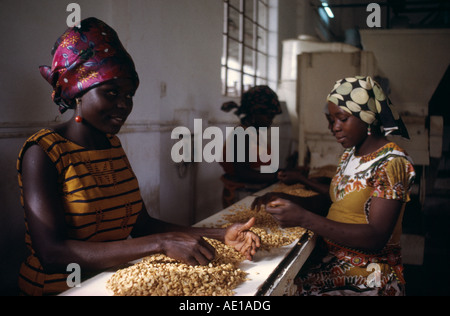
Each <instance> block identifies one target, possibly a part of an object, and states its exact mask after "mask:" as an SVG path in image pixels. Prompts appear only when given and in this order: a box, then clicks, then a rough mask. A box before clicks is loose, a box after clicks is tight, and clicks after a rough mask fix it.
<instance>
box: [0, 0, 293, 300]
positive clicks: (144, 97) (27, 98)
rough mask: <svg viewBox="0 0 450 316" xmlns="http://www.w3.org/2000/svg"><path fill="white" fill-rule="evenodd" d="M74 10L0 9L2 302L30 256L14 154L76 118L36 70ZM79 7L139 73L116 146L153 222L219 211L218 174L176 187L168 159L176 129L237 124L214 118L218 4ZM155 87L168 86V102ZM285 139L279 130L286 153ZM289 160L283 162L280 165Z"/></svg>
mask: <svg viewBox="0 0 450 316" xmlns="http://www.w3.org/2000/svg"><path fill="white" fill-rule="evenodd" d="M283 1H288V0H283ZM296 1H297V0H292V1H291V0H289V2H290V3H295V2H296ZM70 2H72V1H61V0H39V1H37V0H16V1H6V0H1V4H0V5H1V10H0V27H1V29H2V30H3V32H2V35H1V39H2V41H1V42H2V48H1V49H0V69H1V73H0V89H1V91H2V93H0V108H1V113H2V115H1V116H0V172H1V173H2V175H3V178H2V181H1V182H0V203H1V204H0V205H1V212H0V294H3V293H5V294H11V293H12V294H14V290H15V286H16V280H17V272H18V269H19V265H20V262H21V261H22V259H23V258H24V257H25V255H26V249H25V246H24V220H23V210H22V207H21V206H20V201H19V189H18V187H17V175H16V170H15V168H16V159H17V155H18V153H19V150H20V148H21V146H22V145H23V143H24V141H25V140H26V138H27V137H28V136H30V135H31V134H33V133H34V132H35V131H37V130H39V129H41V128H43V127H47V126H51V125H52V124H56V123H58V122H61V121H63V120H66V119H69V118H70V117H71V116H72V113H70V111H69V112H68V113H67V114H64V115H63V116H61V115H60V114H59V112H58V109H57V106H56V105H55V104H53V103H52V101H51V98H50V94H51V87H50V86H49V85H48V83H47V82H46V81H45V80H44V79H43V78H42V77H41V76H40V73H39V70H38V67H39V66H40V65H43V64H45V65H49V64H51V55H50V51H51V48H52V47H53V44H54V42H55V40H56V39H57V38H58V37H59V36H60V35H61V34H62V33H63V32H64V31H65V29H66V28H67V26H66V18H67V16H68V15H69V12H66V7H67V5H68V4H69V3H70ZM75 2H76V3H78V4H79V5H80V6H81V14H82V18H87V17H90V16H95V17H98V18H100V19H102V20H104V21H105V22H106V23H108V24H109V25H111V26H112V27H113V28H114V29H115V30H116V31H117V32H118V34H119V37H120V38H121V40H122V42H123V43H124V45H125V47H126V48H127V50H128V51H129V52H130V54H131V55H132V56H133V59H134V61H135V63H136V67H137V69H138V72H139V75H140V78H141V86H140V88H139V90H138V92H137V94H136V97H135V100H134V104H135V105H134V109H133V112H132V114H131V115H130V117H129V120H128V122H127V125H126V126H125V127H124V128H123V130H122V132H121V133H120V135H119V137H120V139H121V140H122V143H123V145H124V148H125V150H126V151H127V154H128V156H129V159H130V161H131V164H132V165H133V169H134V171H135V173H136V174H137V177H138V179H139V183H140V187H141V193H142V196H143V198H144V201H145V203H146V205H147V208H148V210H149V212H150V214H151V215H153V216H155V217H158V218H162V219H164V220H168V221H171V222H175V223H179V224H185V225H187V224H191V223H192V222H193V221H199V220H201V219H203V218H205V217H207V216H209V215H211V214H213V213H215V212H217V211H219V210H220V209H221V208H222V206H221V191H222V184H221V182H220V180H219V178H220V175H221V174H222V169H221V168H220V166H219V165H218V164H207V163H200V164H198V165H196V166H193V165H191V166H188V169H187V170H186V172H187V173H186V176H185V177H183V176H181V177H180V175H183V169H180V168H179V166H177V165H176V164H175V163H173V161H172V160H171V158H170V150H171V147H172V145H173V144H174V141H172V140H171V139H170V133H171V131H172V130H173V128H174V127H176V126H180V125H182V126H188V127H190V126H191V125H192V123H193V122H192V120H193V118H203V121H204V128H206V127H207V126H208V125H214V126H219V127H221V128H223V129H225V127H226V126H234V125H235V124H236V123H237V118H236V117H235V116H234V115H232V114H226V113H223V112H221V111H220V106H221V104H222V103H223V102H224V101H228V100H229V99H224V98H223V97H222V95H221V81H220V60H221V55H222V28H223V27H222V25H223V3H222V0H96V1H88V0H78V1H75ZM272 2H274V3H276V2H277V1H276V0H271V3H272ZM288 20H290V21H295V15H289V16H287V17H286V18H284V19H283V18H280V21H283V22H280V23H286V22H287V21H288ZM288 24H295V22H291V23H288ZM282 39H283V38H281V39H280V40H282ZM275 54H276V52H275ZM274 57H275V58H276V57H277V56H274ZM274 71H276V69H275V70H274ZM276 76H277V75H276ZM161 85H165V86H166V93H165V94H161ZM285 123H286V124H288V123H289V119H288V118H286V117H283V118H279V119H278V124H281V125H282V126H283V125H284V124H285ZM289 133H290V130H289V129H283V128H282V130H281V142H282V145H283V144H285V145H283V147H284V148H286V149H287V148H288V147H289V141H290V139H289V137H290V134H289ZM283 147H281V148H283ZM285 156H286V154H284V153H282V155H281V158H280V161H281V164H283V163H284V158H285Z"/></svg>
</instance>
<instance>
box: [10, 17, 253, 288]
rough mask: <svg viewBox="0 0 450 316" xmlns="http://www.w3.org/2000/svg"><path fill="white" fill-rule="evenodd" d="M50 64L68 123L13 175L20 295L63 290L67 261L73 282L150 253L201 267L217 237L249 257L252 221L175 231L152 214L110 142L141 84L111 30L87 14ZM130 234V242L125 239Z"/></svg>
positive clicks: (44, 133)
mask: <svg viewBox="0 0 450 316" xmlns="http://www.w3.org/2000/svg"><path fill="white" fill-rule="evenodd" d="M53 55H54V57H53V63H52V66H51V67H47V66H43V67H41V68H40V70H41V74H42V75H43V77H44V78H45V79H46V80H47V81H48V82H49V83H50V84H51V85H52V87H53V95H52V98H53V100H54V102H55V103H56V104H57V105H59V107H60V111H61V112H62V113H63V112H65V111H66V110H68V109H73V110H75V114H74V117H73V119H70V120H68V121H67V122H65V123H63V124H60V125H58V126H55V127H54V128H52V129H43V130H41V131H39V132H37V133H36V134H35V135H33V136H32V137H30V138H29V139H28V140H27V142H26V143H25V145H24V147H23V149H22V151H21V152H20V154H19V159H18V162H17V169H18V172H19V176H18V179H19V185H20V189H21V202H22V204H23V206H24V210H25V223H26V236H25V241H26V244H27V246H28V248H29V249H30V251H31V255H30V256H29V257H28V258H27V259H26V261H25V262H24V263H23V264H22V266H21V269H20V275H19V286H20V289H21V292H22V294H24V295H54V294H58V293H60V292H62V291H64V290H66V289H68V285H67V278H68V276H69V273H68V272H67V268H68V265H70V264H71V263H76V264H78V265H79V266H80V268H81V277H83V276H87V275H89V273H91V272H98V271H101V270H105V269H107V268H110V267H113V266H117V265H119V264H124V263H127V262H130V261H132V260H136V259H139V258H142V257H145V256H147V255H150V254H155V253H163V254H166V255H167V256H169V257H172V258H175V259H177V260H180V261H183V262H186V263H188V264H191V265H198V264H201V265H204V264H208V263H209V262H210V261H211V260H212V259H213V258H214V248H212V247H211V246H210V245H209V244H208V243H207V242H206V241H205V240H204V239H203V238H202V237H209V238H215V239H219V240H221V241H223V242H225V243H226V244H228V245H231V246H233V247H235V248H236V249H238V250H240V251H241V252H242V253H243V254H245V255H246V256H247V258H248V259H251V257H252V255H253V254H254V253H255V250H256V248H257V247H258V246H259V243H260V241H259V238H258V237H257V236H256V235H254V234H253V233H251V232H249V230H248V229H249V228H250V227H251V226H252V225H253V223H254V219H253V220H250V221H249V222H248V223H246V224H237V225H235V226H232V227H230V228H228V229H226V230H225V229H212V228H211V229H207V228H191V227H179V226H175V225H171V224H168V223H164V222H161V221H159V220H156V219H153V218H151V217H150V216H149V215H148V213H147V210H146V207H145V205H144V203H143V200H142V198H141V195H140V191H139V184H138V181H137V179H136V176H135V174H134V173H133V170H132V168H131V166H130V164H129V161H128V159H127V156H126V154H125V152H124V150H123V148H122V146H121V143H120V140H119V138H118V137H117V136H115V135H116V134H117V133H118V132H119V131H120V129H121V127H122V126H123V124H124V123H125V121H126V119H127V117H128V115H129V114H130V112H131V110H132V107H133V96H134V94H135V92H136V89H137V88H138V86H139V78H138V75H137V73H136V70H135V66H134V63H133V61H132V59H131V57H130V56H129V54H128V53H127V52H126V51H125V49H124V47H123V46H122V44H121V42H120V40H119V38H118V36H117V34H116V32H115V31H114V30H113V29H112V28H110V27H109V26H108V25H106V24H105V23H103V22H102V21H99V20H97V19H95V18H89V19H86V20H84V21H82V23H81V25H80V27H74V28H70V29H68V30H67V31H66V32H65V33H64V34H63V35H62V36H61V37H60V38H59V39H58V41H57V43H56V44H55V47H54V50H53ZM129 237H132V238H129Z"/></svg>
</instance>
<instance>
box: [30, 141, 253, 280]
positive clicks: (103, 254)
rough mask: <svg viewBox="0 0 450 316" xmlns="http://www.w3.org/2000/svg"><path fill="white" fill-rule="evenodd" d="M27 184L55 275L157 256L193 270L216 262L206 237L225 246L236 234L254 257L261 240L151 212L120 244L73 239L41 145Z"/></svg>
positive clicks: (33, 222)
mask: <svg viewBox="0 0 450 316" xmlns="http://www.w3.org/2000/svg"><path fill="white" fill-rule="evenodd" d="M22 180H23V181H22V183H23V192H24V209H25V214H26V217H27V222H28V228H29V232H30V235H31V238H32V242H33V248H34V250H35V251H36V255H37V257H38V258H39V260H40V262H41V264H42V265H43V267H44V268H45V269H46V271H47V272H49V273H62V272H66V268H67V265H68V264H70V263H78V264H79V265H80V266H81V267H82V268H83V269H86V270H103V269H107V268H110V267H113V266H116V265H118V264H122V263H126V262H129V261H132V260H136V259H139V258H142V257H144V256H147V255H150V254H154V253H164V254H167V255H168V256H171V257H173V258H175V259H178V260H180V261H183V262H186V263H188V264H191V265H198V264H201V265H205V264H207V263H209V262H210V261H211V260H212V259H214V253H215V251H214V248H213V247H212V246H211V245H210V244H208V243H207V242H206V241H205V240H204V239H203V238H202V234H204V235H203V236H207V237H208V236H209V237H211V238H217V239H219V240H224V241H226V240H228V241H229V239H230V238H228V239H227V236H228V237H229V236H232V235H234V237H235V240H231V241H234V242H240V243H238V245H240V246H241V248H243V249H244V250H243V251H245V252H246V254H247V257H248V258H249V257H251V253H253V254H254V252H255V251H256V247H257V245H258V242H257V241H256V240H255V239H252V238H256V239H258V238H257V236H256V235H254V234H250V233H249V232H247V231H245V230H246V229H248V228H247V227H248V226H245V225H236V226H234V227H233V229H232V228H230V229H228V230H225V229H222V230H220V229H210V230H206V229H204V230H202V229H197V230H195V229H189V228H183V229H182V228H180V227H175V226H174V225H170V224H167V223H162V222H160V221H157V220H154V219H151V218H150V217H149V216H148V214H147V212H146V210H145V207H144V209H143V211H142V212H141V215H140V216H139V217H138V220H137V223H136V226H135V229H134V230H133V233H132V236H134V237H136V238H132V239H128V240H123V241H116V242H87V241H77V240H72V239H69V238H68V236H67V233H66V229H65V227H66V223H65V218H64V209H63V206H62V204H61V199H60V197H59V195H58V192H60V188H59V185H58V182H57V171H56V169H55V167H54V165H53V164H52V162H51V161H50V159H49V158H48V157H47V155H46V154H45V153H44V151H43V150H42V149H41V148H40V147H39V146H32V147H30V148H29V149H28V150H27V152H26V153H25V155H24V158H23V161H22ZM147 225H149V226H147ZM174 229H177V230H178V231H173V230H174ZM242 229H243V230H242ZM171 230H172V231H171ZM194 232H195V233H194ZM230 234H231V235H230ZM249 234H250V237H251V238H250V239H248V238H249ZM258 241H259V239H258ZM252 242H254V243H253V244H252ZM249 243H250V246H248V244H249ZM252 247H253V248H252Z"/></svg>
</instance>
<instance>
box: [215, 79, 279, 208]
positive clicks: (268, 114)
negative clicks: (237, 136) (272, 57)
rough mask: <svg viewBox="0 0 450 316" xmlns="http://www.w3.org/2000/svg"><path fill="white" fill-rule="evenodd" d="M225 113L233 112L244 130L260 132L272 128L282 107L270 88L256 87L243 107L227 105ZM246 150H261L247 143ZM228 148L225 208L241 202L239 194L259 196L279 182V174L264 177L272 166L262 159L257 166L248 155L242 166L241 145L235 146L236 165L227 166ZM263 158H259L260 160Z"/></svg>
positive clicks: (247, 92) (224, 177)
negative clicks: (239, 151)
mask: <svg viewBox="0 0 450 316" xmlns="http://www.w3.org/2000/svg"><path fill="white" fill-rule="evenodd" d="M222 110H223V111H224V112H231V111H233V110H234V114H235V115H236V116H238V117H239V119H240V125H239V126H240V127H242V128H243V129H244V130H246V129H247V128H249V127H254V128H256V131H257V132H258V129H259V128H260V127H267V128H269V127H270V126H271V125H272V123H273V120H274V118H275V116H277V115H279V114H281V113H282V110H281V105H280V102H279V100H278V96H277V94H276V93H275V92H274V91H273V90H272V89H270V88H269V87H268V86H264V85H261V86H255V87H253V88H251V89H249V90H248V91H246V92H244V93H243V94H242V97H241V104H240V105H238V104H236V103H235V102H226V103H224V104H223V105H222ZM246 141H247V143H246V145H245V148H246V150H247V151H249V150H258V146H259V145H260V144H254V143H251V142H249V141H248V140H246ZM226 146H227V145H226V144H225V145H224V147H223V157H224V159H223V162H220V165H221V166H222V168H223V170H224V172H225V174H224V175H223V176H222V177H221V180H222V182H223V184H224V189H223V194H222V202H223V206H224V207H228V206H230V205H231V204H233V203H235V202H237V201H238V200H239V199H240V197H239V196H238V194H237V192H238V191H239V190H241V191H242V190H244V191H246V192H247V193H249V194H250V193H251V192H256V191H259V190H261V189H262V188H264V187H267V186H268V185H270V184H272V183H275V182H277V174H276V172H275V173H261V172H260V167H261V166H262V165H270V161H269V162H267V163H263V162H261V161H260V160H259V159H258V161H256V162H250V161H249V159H248V152H246V156H245V157H246V159H245V162H238V161H237V160H238V159H237V158H236V155H237V149H236V146H237V142H235V150H234V154H235V159H234V162H227V159H226ZM267 150H268V153H269V154H270V145H268V148H267ZM258 157H259V156H258Z"/></svg>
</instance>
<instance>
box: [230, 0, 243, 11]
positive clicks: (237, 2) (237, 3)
mask: <svg viewBox="0 0 450 316" xmlns="http://www.w3.org/2000/svg"><path fill="white" fill-rule="evenodd" d="M230 5H231V6H233V7H235V8H236V9H238V10H240V8H241V0H230Z"/></svg>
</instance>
